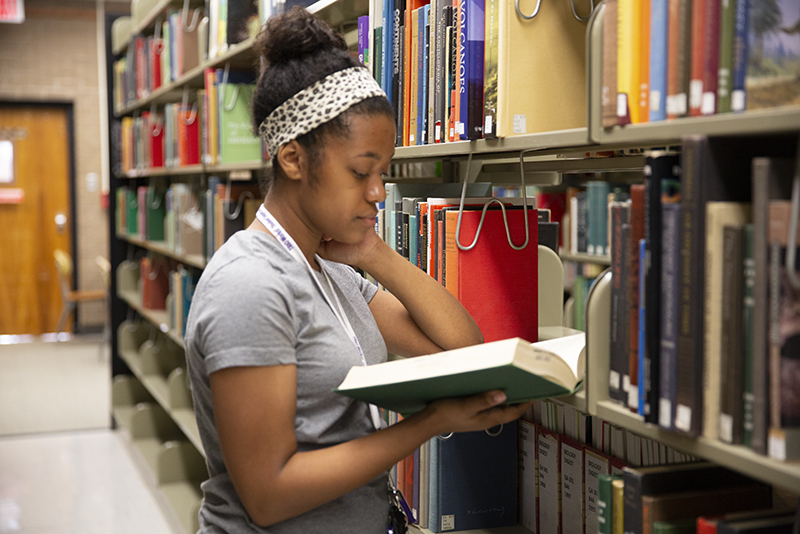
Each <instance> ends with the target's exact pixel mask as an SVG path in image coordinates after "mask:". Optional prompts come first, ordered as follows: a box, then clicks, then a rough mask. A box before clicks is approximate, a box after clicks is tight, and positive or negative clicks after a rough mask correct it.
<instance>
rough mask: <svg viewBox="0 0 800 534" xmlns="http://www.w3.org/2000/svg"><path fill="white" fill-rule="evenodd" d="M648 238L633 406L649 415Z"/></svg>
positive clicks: (642, 258)
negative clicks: (637, 371) (636, 381)
mask: <svg viewBox="0 0 800 534" xmlns="http://www.w3.org/2000/svg"><path fill="white" fill-rule="evenodd" d="M646 265H647V240H646V239H640V240H639V309H638V310H637V312H638V313H637V318H638V328H639V346H638V347H637V349H638V350H637V354H638V358H639V377H638V384H637V386H638V387H637V390H638V392H637V394H636V402H635V403H634V404H635V405H634V406H633V409H634V410H635V411H636V413H638V414H639V415H647V414H649V413H650V405H649V404H648V403H647V394H648V392H649V390H648V389H647V385H649V379H648V378H647V373H648V371H649V369H648V361H647V337H646V335H647V327H648V324H647V309H646V307H645V306H646V297H647V291H646V289H647V286H646V282H647V277H646V275H647V269H646ZM636 458H637V459H636V461H635V462H633V463H634V465H637V464H638V462H639V459H638V458H639V454H637V455H636Z"/></svg>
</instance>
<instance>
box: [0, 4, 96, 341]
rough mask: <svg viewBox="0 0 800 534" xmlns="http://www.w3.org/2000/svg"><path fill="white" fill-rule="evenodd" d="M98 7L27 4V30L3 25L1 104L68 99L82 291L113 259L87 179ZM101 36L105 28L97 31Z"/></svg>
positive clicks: (91, 163)
mask: <svg viewBox="0 0 800 534" xmlns="http://www.w3.org/2000/svg"><path fill="white" fill-rule="evenodd" d="M96 9H97V6H96V4H95V3H94V2H88V1H70V0H61V1H46V0H37V1H28V2H26V21H25V23H23V24H2V25H0V100H6V101H8V100H12V101H37V102H38V101H41V102H47V101H61V102H63V101H70V102H72V103H73V113H74V115H73V118H74V136H75V197H76V198H75V208H76V210H75V213H74V214H73V217H75V218H76V226H77V235H76V237H75V245H76V251H77V254H76V258H75V263H76V266H77V268H78V273H79V279H78V287H79V288H81V289H93V288H100V287H102V283H101V280H100V276H99V271H98V268H97V265H96V264H95V258H96V257H97V256H98V255H102V256H105V257H108V231H107V230H108V222H107V221H108V219H107V212H106V210H104V209H103V208H102V207H101V205H100V192H99V187H100V184H99V181H100V180H99V178H98V184H97V188H98V189H97V190H96V191H89V190H88V187H87V180H86V176H87V174H89V173H96V174H97V176H98V177H101V176H102V174H103V168H102V167H103V160H102V154H101V151H102V145H101V138H102V137H103V136H105V135H106V132H107V126H106V125H105V124H101V107H100V106H101V103H100V97H101V92H100V86H99V84H100V81H99V76H98V57H97V54H98V52H97V49H98V46H97V45H98V38H100V39H102V38H103V36H102V33H101V34H99V35H98V23H97V12H96ZM100 31H101V32H102V31H103V29H102V28H100ZM105 314H106V310H105V306H104V305H102V304H100V303H85V304H82V305H81V307H80V308H79V317H80V325H81V326H82V327H88V326H98V325H102V324H103V323H104V321H105Z"/></svg>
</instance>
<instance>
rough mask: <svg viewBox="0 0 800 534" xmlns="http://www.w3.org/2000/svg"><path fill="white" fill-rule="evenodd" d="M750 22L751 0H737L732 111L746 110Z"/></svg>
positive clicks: (732, 74)
mask: <svg viewBox="0 0 800 534" xmlns="http://www.w3.org/2000/svg"><path fill="white" fill-rule="evenodd" d="M749 22H750V0H736V20H735V23H734V41H733V72H732V73H731V111H734V112H740V111H744V110H745V104H746V98H745V96H746V93H745V86H744V81H745V78H746V77H747V57H748V52H749V45H748V38H747V35H748V32H749V25H750V24H749Z"/></svg>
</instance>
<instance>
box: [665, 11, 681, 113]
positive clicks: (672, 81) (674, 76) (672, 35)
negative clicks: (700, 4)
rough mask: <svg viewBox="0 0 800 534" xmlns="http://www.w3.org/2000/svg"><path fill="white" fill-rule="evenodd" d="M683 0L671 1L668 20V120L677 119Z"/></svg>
mask: <svg viewBox="0 0 800 534" xmlns="http://www.w3.org/2000/svg"><path fill="white" fill-rule="evenodd" d="M680 5H681V0H669V13H668V17H667V18H668V20H667V118H670V119H674V118H675V117H677V113H676V105H675V99H676V98H677V95H678V48H679V46H678V45H679V44H680V36H681V34H680Z"/></svg>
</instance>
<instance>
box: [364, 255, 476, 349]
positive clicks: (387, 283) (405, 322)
mask: <svg viewBox="0 0 800 534" xmlns="http://www.w3.org/2000/svg"><path fill="white" fill-rule="evenodd" d="M379 241H380V240H379ZM358 267H359V268H361V269H363V270H364V271H366V272H368V273H369V274H371V275H372V276H373V277H375V279H376V280H378V281H379V282H380V283H381V284H383V286H384V287H385V288H386V289H387V290H388V292H385V291H379V292H378V293H377V294H376V295H375V297H374V298H373V299H372V301H371V302H370V304H369V307H370V310H371V311H372V314H373V315H374V316H375V321H376V322H377V324H378V328H379V329H380V331H381V334H382V335H383V338H384V339H385V340H386V345H387V347H388V349H389V352H391V353H393V354H399V355H401V356H419V355H420V354H431V353H434V352H439V351H440V350H451V349H455V348H460V347H466V346H469V345H475V344H478V343H482V342H483V335H482V334H481V331H480V329H479V328H478V325H477V324H476V323H475V320H474V319H473V318H472V317H471V316H470V315H469V313H468V312H467V310H465V309H464V306H462V305H461V303H460V302H459V301H458V300H457V299H456V298H455V297H454V296H453V295H452V294H451V293H450V292H449V291H447V289H445V288H444V287H443V286H442V285H441V284H439V283H438V282H436V280H434V279H433V278H432V277H431V276H429V275H428V274H426V273H425V272H424V271H422V270H421V269H419V268H418V267H416V266H415V265H413V264H412V263H411V262H409V261H408V260H406V259H405V258H403V257H402V256H400V255H399V254H397V253H396V252H395V251H393V250H392V249H391V247H390V246H389V245H387V244H386V243H384V242H383V241H380V242H379V243H378V244H377V245H376V246H375V247H374V248H373V249H372V250H371V252H370V253H369V254H368V255H366V256H365V257H364V258H363V260H362V261H361V262H360V263H359V264H358Z"/></svg>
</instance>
